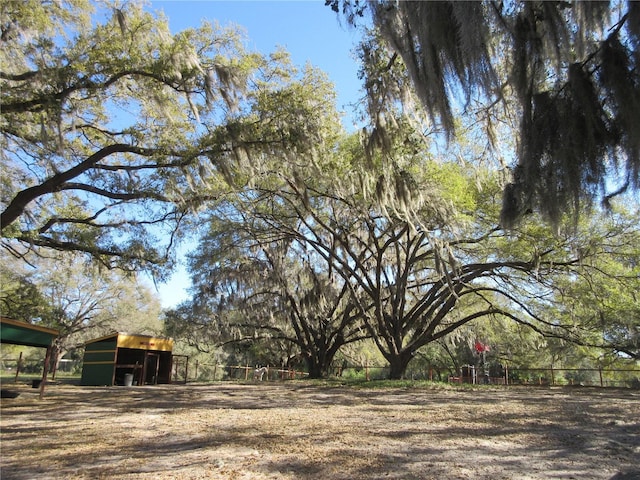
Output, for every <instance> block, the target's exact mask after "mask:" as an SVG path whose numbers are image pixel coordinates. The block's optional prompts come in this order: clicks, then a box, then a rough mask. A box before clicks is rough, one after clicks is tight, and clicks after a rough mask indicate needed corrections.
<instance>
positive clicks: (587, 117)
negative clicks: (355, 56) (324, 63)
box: [326, 0, 640, 226]
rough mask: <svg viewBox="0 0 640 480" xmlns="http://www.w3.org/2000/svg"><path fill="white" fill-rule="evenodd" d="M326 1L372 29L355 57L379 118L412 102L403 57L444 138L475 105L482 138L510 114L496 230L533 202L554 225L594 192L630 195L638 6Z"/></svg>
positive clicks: (636, 157) (639, 152)
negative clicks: (512, 140) (508, 161)
mask: <svg viewBox="0 0 640 480" xmlns="http://www.w3.org/2000/svg"><path fill="white" fill-rule="evenodd" d="M326 3H327V5H330V6H331V7H332V8H333V9H334V10H335V11H336V12H342V13H343V14H344V15H345V16H346V17H347V18H348V20H349V21H351V22H352V23H357V22H358V19H359V18H361V17H364V16H365V15H366V14H369V15H370V18H371V19H372V22H373V25H374V26H375V27H376V30H375V34H374V36H373V37H370V38H371V39H370V40H367V41H365V42H364V48H363V55H362V58H363V60H364V62H365V67H364V72H365V74H364V77H365V79H367V82H366V86H367V88H368V89H367V93H368V97H369V99H370V103H369V107H370V109H372V117H371V118H373V119H374V121H375V122H376V123H378V124H379V121H378V118H379V115H380V112H381V111H383V109H384V108H385V107H384V103H389V102H396V101H398V100H400V101H403V102H406V99H410V98H411V97H409V96H407V95H406V83H407V82H406V81H405V80H404V78H405V77H404V76H403V75H402V74H398V73H397V72H396V73H395V74H394V70H396V69H397V66H396V64H397V63H398V62H399V61H400V60H402V63H403V66H404V68H405V69H406V70H405V71H406V76H408V78H409V79H410V81H411V84H412V85H413V87H414V91H415V92H416V94H417V97H418V98H419V100H420V102H421V104H422V105H423V106H424V107H425V109H426V111H427V112H428V113H429V115H430V117H431V118H432V119H433V120H435V121H438V122H439V124H440V125H442V127H443V128H444V130H445V132H446V134H447V136H448V137H449V138H451V136H452V135H453V133H454V130H455V128H456V125H457V119H458V118H459V117H460V116H465V115H468V114H469V113H470V112H474V111H475V112H477V111H478V109H479V107H478V106H477V105H476V103H475V102H477V101H479V102H481V103H482V110H483V113H482V117H483V118H484V119H485V120H486V127H487V138H489V139H492V138H494V133H493V128H494V127H495V125H496V124H499V123H501V122H503V121H504V119H505V118H508V117H509V116H515V117H516V118H517V125H518V130H519V131H518V134H517V139H518V142H517V148H516V150H515V151H514V152H512V156H513V157H515V158H516V159H517V160H516V162H515V165H513V174H512V179H511V182H510V183H509V185H507V187H506V188H505V191H504V198H503V208H502V224H503V225H504V226H510V225H513V224H514V222H515V221H516V220H518V219H519V218H520V217H521V216H522V215H523V214H524V213H526V212H529V211H530V210H531V209H534V210H538V209H539V210H540V211H541V212H542V213H543V214H544V215H545V216H546V217H547V218H548V219H550V220H551V221H552V222H553V223H556V224H557V223H559V222H560V221H561V218H562V214H563V212H566V211H570V210H573V211H574V212H577V211H579V209H580V206H581V205H582V204H585V203H586V204H588V203H590V202H591V201H592V200H594V199H601V200H604V201H605V202H608V200H609V199H610V198H611V197H612V196H615V195H618V194H620V193H621V192H622V191H625V190H627V189H632V190H634V191H636V192H637V191H638V188H639V187H640V143H639V142H640V141H639V140H638V139H639V138H640V132H639V131H638V128H639V127H638V125H639V123H638V121H637V119H638V117H639V115H640V113H639V112H640V76H639V73H638V72H639V70H638V65H639V61H640V57H639V56H638V51H639V50H640V48H639V47H640V6H639V4H638V3H637V2H633V1H628V2H622V1H614V2H585V1H572V2H528V1H527V2H520V1H517V2H473V3H468V2H456V1H435V2H412V1H407V2H390V1H386V0H371V1H364V0H362V1H361V0H354V1H351V0H344V1H340V0H327V2H326ZM381 41H383V42H384V44H385V45H386V46H387V47H388V48H389V49H390V52H388V53H385V52H384V51H381V50H380V48H379V46H380V43H381ZM372 52H373V53H372ZM461 105H462V106H463V108H460V106H461ZM499 109H500V110H499ZM502 109H506V111H508V112H511V113H507V114H506V115H505V110H502ZM374 133H375V130H374Z"/></svg>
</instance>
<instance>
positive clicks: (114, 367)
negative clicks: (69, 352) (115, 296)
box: [80, 333, 173, 386]
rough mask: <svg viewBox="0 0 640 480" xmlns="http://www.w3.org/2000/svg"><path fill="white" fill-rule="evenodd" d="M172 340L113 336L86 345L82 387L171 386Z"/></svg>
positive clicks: (143, 336)
mask: <svg viewBox="0 0 640 480" xmlns="http://www.w3.org/2000/svg"><path fill="white" fill-rule="evenodd" d="M172 350H173V340H172V339H170V338H156V337H150V336H147V335H129V334H127V333H113V334H111V335H107V336H105V337H100V338H96V339H95V340H91V341H89V342H87V343H86V344H85V350H84V362H83V365H82V377H81V379H80V385H127V386H131V385H155V384H158V383H171V368H172V362H173V360H172Z"/></svg>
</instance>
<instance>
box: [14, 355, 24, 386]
mask: <svg viewBox="0 0 640 480" xmlns="http://www.w3.org/2000/svg"><path fill="white" fill-rule="evenodd" d="M21 366H22V352H20V356H19V357H18V365H17V366H16V378H15V379H14V380H13V382H14V383H15V382H17V381H18V375H20V367H21Z"/></svg>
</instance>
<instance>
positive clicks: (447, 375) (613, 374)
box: [186, 362, 640, 388]
mask: <svg viewBox="0 0 640 480" xmlns="http://www.w3.org/2000/svg"><path fill="white" fill-rule="evenodd" d="M189 368H190V369H191V370H190V372H191V373H189V374H188V375H187V377H186V378H187V380H188V381H225V380H244V381H250V380H262V381H275V380H293V379H301V378H306V377H308V373H306V372H304V371H300V370H297V369H292V368H283V367H263V368H262V369H259V368H257V367H254V366H250V365H223V364H208V363H199V362H195V364H194V365H193V367H189ZM329 376H331V377H342V378H347V379H349V378H350V379H362V380H367V381H371V380H384V379H388V378H389V367H388V366H379V365H367V364H365V365H349V366H339V367H333V368H331V370H330V371H329ZM405 378H406V379H410V380H428V381H433V382H438V381H441V382H449V383H459V384H478V385H480V384H491V385H550V386H553V385H576V386H577V385H581V386H598V387H624V388H640V368H557V367H548V368H520V367H519V368H508V367H504V368H502V369H501V371H500V372H499V374H497V375H496V374H495V372H491V375H484V370H482V369H481V368H478V367H476V366H473V365H465V366H464V367H462V368H461V369H460V370H459V371H458V372H456V374H451V371H450V370H449V369H442V368H435V367H427V368H409V369H407V371H406V373H405Z"/></svg>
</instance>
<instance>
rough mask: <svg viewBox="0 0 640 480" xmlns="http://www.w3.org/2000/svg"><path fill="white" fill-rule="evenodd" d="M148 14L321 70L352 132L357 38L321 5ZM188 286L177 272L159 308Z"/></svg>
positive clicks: (196, 7) (211, 4)
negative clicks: (237, 31) (221, 29)
mask: <svg viewBox="0 0 640 480" xmlns="http://www.w3.org/2000/svg"><path fill="white" fill-rule="evenodd" d="M149 8H150V9H151V10H155V11H160V10H161V11H163V12H164V14H165V15H166V17H167V18H168V20H169V26H170V28H171V30H172V31H173V32H174V33H175V32H179V31H181V30H184V29H186V28H189V27H197V26H198V25H200V24H201V23H202V21H203V20H208V21H211V22H213V21H214V20H217V21H218V23H219V24H220V25H221V26H227V25H229V24H230V23H233V24H236V25H238V26H240V27H242V28H244V29H245V33H246V36H247V45H246V47H247V49H249V50H255V51H258V52H261V53H266V54H268V53H270V52H273V51H275V50H276V49H277V48H278V47H283V48H284V49H285V50H287V51H288V52H289V53H290V54H291V59H292V62H293V63H294V64H295V65H299V66H303V65H304V64H306V63H307V62H309V63H311V64H312V65H314V66H316V67H318V68H320V69H322V70H323V71H325V72H326V73H327V75H328V76H329V78H330V80H331V81H332V82H333V83H334V84H335V88H336V92H337V95H338V105H337V107H338V108H339V109H340V110H342V111H344V112H345V117H346V118H345V121H344V126H345V128H347V129H351V128H352V121H350V119H349V116H350V114H351V113H352V111H353V108H352V107H351V106H350V104H353V103H355V102H357V101H358V99H359V98H360V97H361V92H360V89H361V83H360V81H359V80H358V77H357V72H358V64H357V61H356V60H355V57H354V55H353V53H352V51H353V49H354V47H355V46H356V44H357V41H358V35H357V33H356V32H355V31H353V30H352V29H350V28H349V27H347V26H346V25H341V23H340V21H339V19H338V17H337V15H336V14H335V13H334V12H333V11H332V10H331V9H330V8H329V7H326V6H325V5H324V0H314V1H311V0H295V1H294V0H289V1H273V0H253V1H244V0H236V1H218V0H216V1H213V0H200V1H192V0H158V1H152V2H150V6H149ZM189 286H190V281H189V276H188V274H187V272H186V270H185V268H184V266H181V267H180V268H178V269H177V271H176V272H175V274H174V275H173V276H172V277H171V280H170V281H169V282H167V283H166V284H159V285H158V291H159V295H160V298H161V301H162V306H163V307H164V308H170V307H173V306H176V305H177V304H178V303H180V302H181V301H183V300H186V299H187V298H188V292H187V289H188V287H189Z"/></svg>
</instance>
